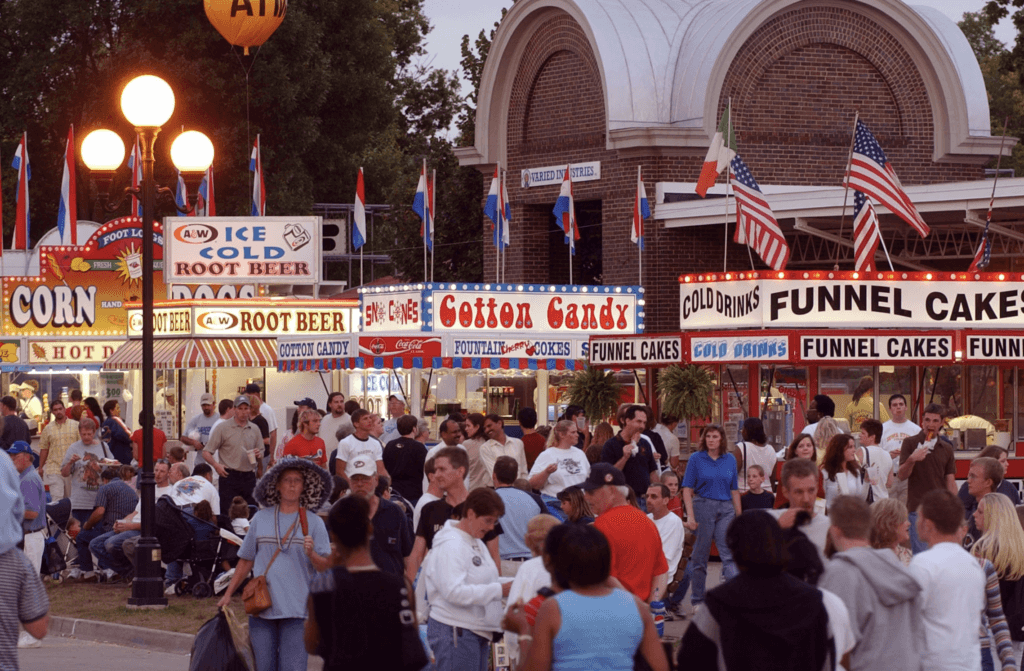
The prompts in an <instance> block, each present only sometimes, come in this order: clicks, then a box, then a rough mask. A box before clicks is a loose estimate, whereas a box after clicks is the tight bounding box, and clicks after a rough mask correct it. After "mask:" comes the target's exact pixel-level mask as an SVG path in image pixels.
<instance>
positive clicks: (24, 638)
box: [18, 631, 43, 648]
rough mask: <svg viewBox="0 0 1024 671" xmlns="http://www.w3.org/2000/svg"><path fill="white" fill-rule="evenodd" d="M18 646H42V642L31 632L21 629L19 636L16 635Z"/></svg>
mask: <svg viewBox="0 0 1024 671" xmlns="http://www.w3.org/2000/svg"><path fill="white" fill-rule="evenodd" d="M18 647H19V648H41V647H43V642H42V641H40V640H39V639H38V638H36V637H35V636H33V635H32V634H30V633H28V632H27V631H23V632H21V636H19V637H18Z"/></svg>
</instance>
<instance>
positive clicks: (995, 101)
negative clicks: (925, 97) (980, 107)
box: [957, 0, 1024, 176]
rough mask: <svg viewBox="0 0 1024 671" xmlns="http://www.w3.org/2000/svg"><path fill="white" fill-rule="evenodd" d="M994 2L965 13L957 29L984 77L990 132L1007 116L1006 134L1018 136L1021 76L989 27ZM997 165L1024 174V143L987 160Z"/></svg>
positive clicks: (1022, 122) (1023, 98)
mask: <svg viewBox="0 0 1024 671" xmlns="http://www.w3.org/2000/svg"><path fill="white" fill-rule="evenodd" d="M1015 1H1017V0H1015ZM1021 2H1024V0H1020V1H1019V2H1018V6H1020V3H1021ZM993 4H994V3H992V2H990V3H989V5H988V6H986V13H982V12H967V13H965V14H964V17H963V19H962V20H961V21H960V22H959V23H958V24H957V25H959V26H960V30H961V31H963V33H964V35H965V36H966V37H967V41H968V42H970V44H971V48H972V49H973V50H974V55H975V57H976V58H977V59H978V65H979V66H980V67H981V73H982V76H983V77H984V79H985V89H986V91H987V92H988V104H989V114H990V117H991V126H992V134H993V135H998V134H1001V133H1002V132H1003V124H1004V122H1007V119H1008V120H1009V121H1008V123H1007V126H1006V134H1007V135H1008V136H1010V137H1017V138H1020V137H1024V119H1022V118H1021V115H1020V110H1021V109H1022V108H1024V95H1022V93H1021V89H1020V84H1019V82H1020V78H1019V75H1018V68H1017V66H1016V64H1015V61H1014V56H1013V54H1012V53H1011V52H1009V51H1007V49H1006V45H1004V44H1003V43H1002V42H1000V41H999V40H998V39H996V36H995V31H994V30H993V28H992V26H993V25H994V24H993V23H992V22H991V21H992V16H993V14H992V13H991V7H992V5H993ZM1018 14H1020V13H1018ZM1020 16H1021V17H1022V18H1024V14H1020ZM1018 43H1019V41H1018ZM997 164H998V165H999V166H1000V167H1001V168H1012V169H1013V170H1014V174H1015V175H1017V176H1022V175H1024V146H1022V144H1021V143H1017V145H1016V146H1015V147H1014V148H1013V153H1012V155H1010V156H1004V157H1003V158H1002V160H1001V161H999V160H998V159H995V158H994V159H992V160H991V161H990V162H989V164H988V167H990V168H995V167H996V165H997Z"/></svg>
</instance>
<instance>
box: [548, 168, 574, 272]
mask: <svg viewBox="0 0 1024 671" xmlns="http://www.w3.org/2000/svg"><path fill="white" fill-rule="evenodd" d="M570 168H571V166H568V165H567V166H565V176H564V177H562V189H561V191H559V192H558V200H556V201H555V209H554V210H552V212H553V213H554V215H555V218H556V219H558V223H559V225H560V226H561V227H562V231H563V232H564V233H565V244H567V245H569V249H570V251H571V252H572V253H573V254H575V253H576V241H577V240H579V239H580V231H579V229H578V228H577V227H576V206H575V204H574V202H573V198H572V177H571V175H570Z"/></svg>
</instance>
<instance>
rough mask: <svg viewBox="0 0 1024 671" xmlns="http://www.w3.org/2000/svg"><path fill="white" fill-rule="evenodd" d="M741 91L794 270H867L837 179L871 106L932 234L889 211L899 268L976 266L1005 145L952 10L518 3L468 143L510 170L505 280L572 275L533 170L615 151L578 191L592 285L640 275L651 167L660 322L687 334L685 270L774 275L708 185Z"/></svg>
mask: <svg viewBox="0 0 1024 671" xmlns="http://www.w3.org/2000/svg"><path fill="white" fill-rule="evenodd" d="M729 101H731V105H732V119H733V124H734V128H735V131H736V134H737V138H738V145H739V152H740V154H741V155H742V156H743V158H744V160H745V161H746V163H747V164H748V166H749V167H750V169H751V171H752V173H753V174H754V175H755V177H756V178H757V180H758V181H759V182H760V184H761V185H762V188H763V190H764V191H765V193H766V194H767V195H768V197H769V200H770V202H771V203H772V206H773V208H774V210H775V213H776V216H777V217H778V219H779V221H780V225H781V226H782V229H783V231H784V233H785V234H786V237H787V240H788V242H789V245H790V247H791V249H792V250H793V253H792V255H791V260H790V266H789V267H790V268H800V267H807V268H812V267H818V268H825V267H827V268H831V267H832V266H833V264H834V263H835V264H838V265H839V266H840V267H841V268H843V269H852V267H853V265H852V263H853V259H852V257H853V252H852V247H851V245H850V238H851V237H852V236H851V230H850V229H851V223H850V222H851V219H852V202H853V199H852V196H851V197H850V198H849V203H850V206H849V207H848V208H847V209H846V215H845V217H844V216H843V200H844V193H843V191H844V190H843V189H842V188H841V187H840V186H839V185H840V183H841V179H842V175H843V171H844V168H845V165H846V161H847V155H848V152H849V149H850V142H851V138H852V131H853V121H854V114H855V113H857V112H859V113H860V117H861V118H862V119H863V120H864V121H865V123H867V124H868V126H869V127H870V128H871V129H872V131H873V132H874V134H875V136H876V137H877V138H878V141H879V143H880V144H881V145H882V147H883V148H884V149H885V151H886V152H887V154H888V156H889V160H890V162H891V163H892V164H893V166H894V167H895V169H896V171H897V173H898V174H899V176H900V178H901V180H902V182H903V184H904V185H905V186H906V187H907V188H908V191H909V192H910V193H911V196H912V198H914V200H915V203H917V204H918V207H919V209H920V211H921V212H922V214H923V215H924V217H925V219H926V220H927V221H928V223H929V225H931V227H932V229H933V234H932V236H929V238H928V239H925V240H920V239H919V238H917V237H916V236H917V234H916V233H914V232H913V231H911V230H910V229H909V227H907V226H906V225H905V224H903V223H902V222H900V221H899V220H897V219H896V218H895V217H894V216H893V215H891V214H889V213H888V212H887V211H886V210H884V209H883V208H878V212H879V218H880V220H881V223H882V232H883V240H884V241H885V247H886V249H888V251H889V253H890V255H891V256H892V257H893V262H894V263H895V265H896V267H897V269H899V268H900V267H903V268H910V269H926V268H944V267H946V266H947V265H948V266H949V267H951V268H956V269H961V270H962V269H966V267H967V265H968V264H969V263H970V259H971V257H972V256H973V255H974V248H975V247H976V245H977V241H978V239H979V235H980V230H981V229H980V228H979V227H978V225H977V224H978V221H979V216H980V221H981V222H983V221H984V218H985V209H986V208H987V206H988V198H989V190H990V189H991V181H986V180H985V179H984V178H985V173H984V165H985V164H986V163H987V162H988V161H989V160H990V159H991V158H993V157H994V156H995V155H996V154H998V153H999V148H1000V139H1001V138H999V137H993V135H992V132H991V128H990V123H989V109H988V103H987V96H986V92H985V87H984V83H983V80H982V75H981V71H980V68H979V67H978V64H977V62H976V60H975V57H974V55H973V53H972V51H971V48H970V46H969V44H968V43H967V40H966V38H965V37H964V36H963V34H962V33H961V32H960V30H959V29H958V28H957V26H956V25H955V24H954V23H953V22H951V21H950V20H949V19H948V18H946V17H945V16H944V15H942V14H940V13H939V12H938V11H936V10H931V9H929V8H927V7H909V6H907V5H905V4H903V3H902V2H900V1H899V0H870V1H869V2H835V1H834V0H802V1H794V0H728V1H726V0H717V1H715V0H673V1H672V2H666V1H660V2H654V1H652V0H519V2H517V3H516V4H515V5H513V7H512V9H511V10H510V11H509V13H508V15H507V16H506V17H505V19H504V20H503V21H502V23H501V26H500V27H499V29H498V31H497V34H496V35H495V39H494V42H493V44H492V47H491V50H490V53H489V56H488V60H487V63H486V65H485V68H484V72H483V78H482V83H481V87H480V92H479V107H478V110H477V124H476V138H475V142H474V146H472V147H465V148H461V149H459V150H458V155H459V159H460V161H461V163H462V164H463V165H472V166H476V167H478V168H479V169H480V171H481V172H482V173H483V179H482V180H481V185H482V189H483V192H484V194H486V190H487V187H488V186H489V182H490V176H491V174H492V173H493V170H494V166H495V164H496V163H499V164H500V165H501V166H502V167H503V168H507V170H508V187H509V201H510V202H511V205H512V229H511V236H512V242H511V247H510V248H509V250H508V255H507V257H506V266H505V267H506V276H505V277H506V281H510V282H540V283H545V282H566V281H568V269H567V260H566V259H567V251H566V247H565V245H564V243H563V238H562V236H561V234H560V232H559V231H558V230H557V228H556V223H555V220H554V218H553V216H552V215H551V210H552V206H553V204H554V202H555V200H556V198H557V195H558V189H559V186H558V184H557V183H553V184H549V185H544V186H537V185H531V186H529V187H525V186H523V184H522V183H521V179H520V175H521V173H522V171H523V170H525V169H532V168H539V167H546V166H564V165H565V164H566V163H569V162H571V163H573V164H578V163H585V162H600V170H599V172H600V178H599V179H592V180H590V181H579V182H576V183H574V186H573V190H574V196H575V200H576V209H577V215H578V219H579V221H580V226H581V235H582V237H583V240H582V241H581V243H579V244H580V253H579V254H578V255H577V257H576V260H575V262H574V272H575V273H576V275H575V278H574V279H575V281H576V282H577V283H582V282H591V281H596V282H599V283H604V284H635V283H637V279H638V264H639V259H638V252H637V249H636V246H635V245H633V244H631V243H630V241H629V222H630V215H631V212H632V208H633V198H634V193H635V188H636V175H637V167H638V166H642V168H643V179H644V183H645V186H646V189H647V193H648V195H649V197H650V199H651V202H652V207H653V209H654V216H653V218H652V219H651V220H648V221H647V222H646V227H647V229H646V230H647V247H646V251H645V252H644V257H643V284H644V286H645V287H646V288H647V306H648V309H647V313H648V330H649V331H664V330H675V329H677V328H678V327H679V289H678V281H677V278H678V277H679V275H680V274H681V273H686V272H703V271H720V270H722V269H723V266H724V267H727V268H728V269H730V270H749V269H750V268H751V263H752V262H753V263H754V265H755V267H757V268H764V267H765V266H764V264H763V263H762V262H761V261H760V259H758V258H757V257H756V254H755V255H754V257H753V260H752V261H751V259H750V256H749V255H748V253H747V248H746V247H743V246H740V245H736V244H734V243H731V242H729V243H726V242H725V240H726V236H727V235H728V239H729V240H731V238H732V232H733V229H734V227H735V223H734V221H731V222H730V223H729V225H728V232H727V231H726V229H725V226H724V224H725V222H726V212H725V207H726V205H725V201H724V200H723V199H722V196H723V195H724V194H725V187H724V184H723V182H724V179H722V178H720V179H719V182H718V185H717V186H716V187H715V188H714V189H713V190H712V192H710V195H709V198H708V199H707V200H700V199H696V196H694V194H693V190H694V184H695V182H696V180H697V177H698V175H699V173H700V169H701V164H702V162H703V159H704V155H705V153H706V152H707V147H708V144H709V141H710V138H711V137H712V136H713V134H714V132H715V128H716V126H717V124H718V119H719V117H720V115H721V113H722V111H723V109H725V107H726V105H727V104H728V103H729ZM1015 141H1016V140H1013V139H1009V141H1008V142H1007V143H1006V145H1005V147H1004V152H1003V153H1004V154H1008V153H1009V150H1010V148H1011V147H1012V144H1013V142H1015ZM1021 194H1024V179H1005V180H1003V179H1001V181H1000V183H999V194H998V197H997V201H996V207H997V216H996V217H995V218H994V221H996V222H1003V223H1004V224H1005V227H1006V229H1007V230H1009V229H1011V228H1012V222H1015V221H1019V220H1022V219H1024V196H1022V195H1021ZM730 211H732V209H731V208H730ZM979 213H980V214H979ZM734 218H735V217H734V215H730V216H729V219H731V220H734ZM965 220H966V221H967V222H969V223H967V224H965V223H964V222H965ZM487 223H489V222H487ZM487 223H485V229H486V230H485V232H484V234H483V239H484V242H485V249H486V252H485V270H484V276H485V278H490V277H493V276H494V268H495V253H494V248H493V247H492V246H491V245H490V227H489V225H487ZM972 224H973V225H972ZM908 231H909V234H908ZM1010 233H1013V232H1012V231H1010ZM1021 241H1024V236H1020V235H1017V236H1014V235H1009V234H1008V235H1006V236H1003V237H1000V236H999V235H997V236H995V245H994V253H993V257H994V261H993V268H995V267H997V265H998V264H1010V263H1012V258H1011V257H1012V256H1013V255H1015V254H1019V253H1020V251H1019V250H1017V247H1019V246H1020V245H1021ZM880 254H881V250H880ZM880 262H882V263H884V257H880ZM944 264H945V265H944ZM581 281H582V282H581Z"/></svg>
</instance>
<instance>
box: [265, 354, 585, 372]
mask: <svg viewBox="0 0 1024 671" xmlns="http://www.w3.org/2000/svg"><path fill="white" fill-rule="evenodd" d="M360 368H370V369H377V370H386V369H388V368H390V369H399V368H412V369H416V368H420V369H422V368H464V369H469V370H483V369H485V368H489V369H492V370H502V369H504V370H510V369H511V370H578V369H582V368H583V362H582V361H576V360H575V359H529V358H526V357H521V358H492V357H419V356H417V357H400V356H393V357H392V356H378V357H362V356H358V357H345V358H334V359H292V360H288V361H279V362H278V363H277V369H278V370H279V371H306V370H337V369H350V370H351V369H360Z"/></svg>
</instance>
